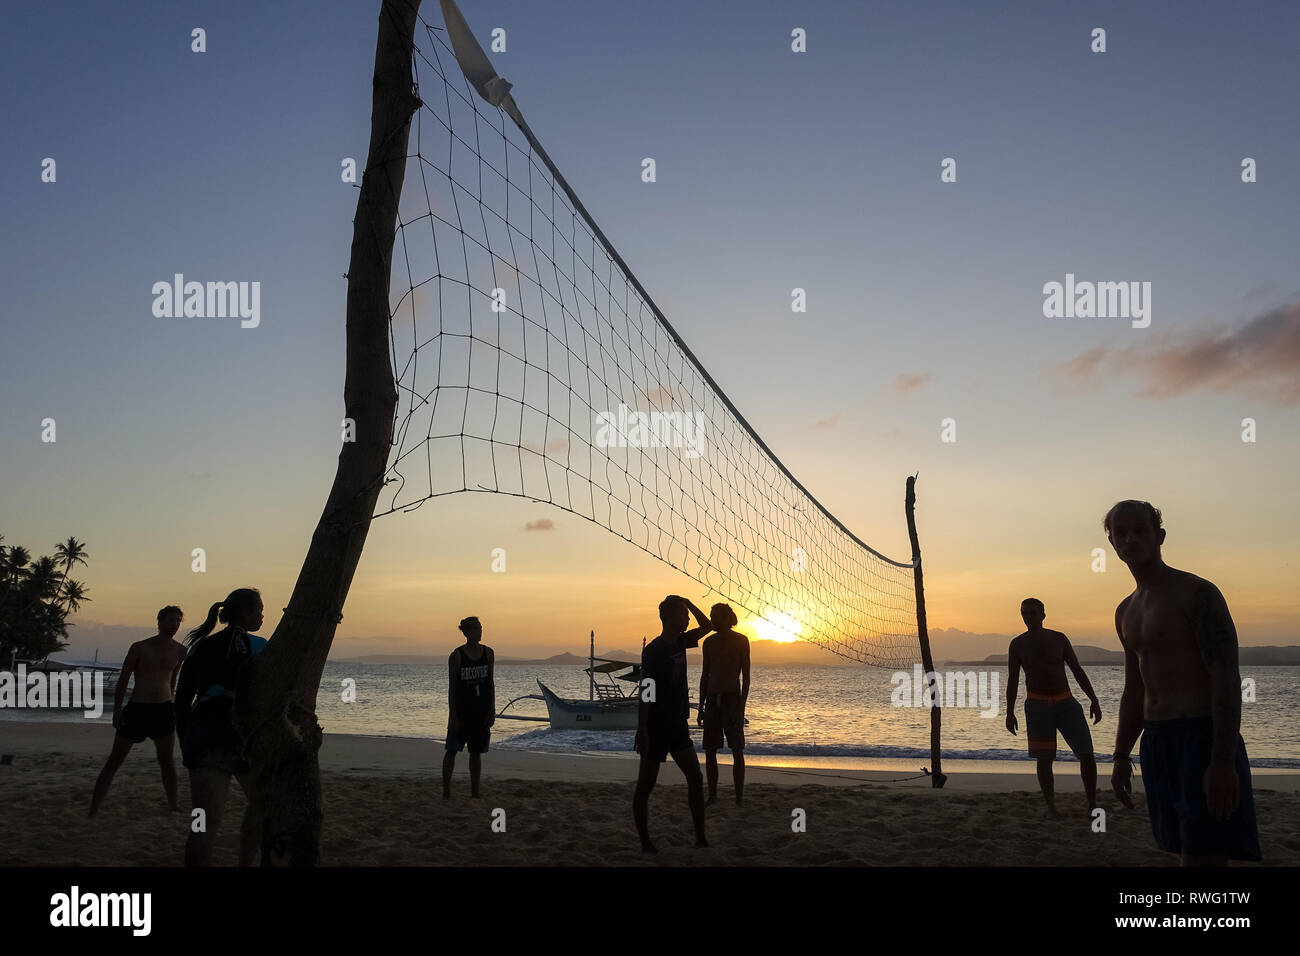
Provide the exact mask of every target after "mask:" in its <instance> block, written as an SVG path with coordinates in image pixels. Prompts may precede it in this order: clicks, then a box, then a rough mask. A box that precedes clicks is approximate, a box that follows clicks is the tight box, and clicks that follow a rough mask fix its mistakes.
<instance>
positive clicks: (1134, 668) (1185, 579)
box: [1102, 500, 1260, 866]
mask: <svg viewBox="0 0 1300 956" xmlns="http://www.w3.org/2000/svg"><path fill="white" fill-rule="evenodd" d="M1102 527H1103V528H1105V530H1106V537H1107V538H1108V539H1109V541H1110V543H1111V546H1112V547H1113V548H1114V549H1115V553H1116V554H1117V555H1119V558H1120V560H1121V561H1123V562H1124V563H1125V564H1127V565H1128V569H1129V571H1130V572H1131V573H1132V575H1133V580H1134V582H1135V583H1136V584H1137V587H1136V588H1135V589H1134V591H1133V593H1132V594H1130V595H1129V596H1128V597H1126V598H1125V599H1124V600H1123V601H1121V602H1120V604H1119V607H1117V608H1116V609H1115V632H1116V633H1117V634H1118V635H1119V640H1120V643H1121V644H1123V645H1124V693H1123V696H1122V697H1121V698H1120V705H1119V726H1118V728H1117V729H1116V731H1115V769H1114V772H1113V773H1112V774H1111V786H1112V787H1113V788H1114V790H1115V793H1116V795H1117V796H1118V797H1119V798H1120V800H1121V801H1123V803H1124V805H1125V806H1127V807H1130V808H1131V807H1132V806H1133V800H1132V796H1131V790H1132V778H1133V764H1132V761H1131V760H1130V756H1129V755H1130V753H1131V751H1132V749H1133V743H1134V742H1135V741H1136V740H1137V738H1138V735H1139V734H1141V735H1142V753H1141V758H1142V783H1143V786H1144V787H1145V788H1146V794H1147V811H1148V813H1149V814H1150V816H1151V830H1152V832H1153V833H1154V834H1155V839H1156V844H1157V845H1158V846H1159V847H1160V849H1162V850H1167V851H1169V852H1170V853H1177V854H1179V855H1180V857H1181V862H1182V865H1183V866H1226V865H1227V862H1228V860H1229V859H1233V860H1258V859H1260V849H1259V830H1258V828H1257V827H1256V824H1255V798H1254V792H1253V790H1252V789H1251V784H1250V761H1249V760H1248V758H1247V756H1246V744H1245V742H1244V741H1243V740H1242V739H1241V733H1240V731H1241V673H1240V671H1239V670H1238V669H1237V630H1236V628H1235V627H1234V625H1233V623H1232V616H1231V615H1230V614H1229V613H1228V603H1227V602H1226V601H1225V600H1224V599H1223V595H1222V594H1220V593H1219V589H1218V588H1216V587H1215V586H1214V585H1213V584H1211V583H1210V582H1209V581H1206V580H1204V579H1203V578H1198V577H1197V576H1196V575H1194V574H1189V573H1188V572H1186V571H1179V570H1177V569H1176V568H1171V567H1169V565H1167V564H1165V562H1164V560H1163V559H1162V558H1161V556H1160V547H1161V545H1163V544H1164V541H1165V529H1164V528H1162V527H1161V518H1160V511H1159V509H1157V508H1155V507H1154V506H1153V505H1151V504H1150V503H1149V502H1146V501H1132V500H1129V501H1121V502H1119V503H1118V504H1116V505H1115V506H1114V507H1113V508H1111V509H1110V511H1109V512H1107V514H1106V518H1105V520H1104V521H1103V522H1102Z"/></svg>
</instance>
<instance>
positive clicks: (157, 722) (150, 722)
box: [117, 701, 176, 744]
mask: <svg viewBox="0 0 1300 956" xmlns="http://www.w3.org/2000/svg"><path fill="white" fill-rule="evenodd" d="M174 733H176V706H175V705H174V704H173V703H172V702H171V701H163V702H162V703H159V704H137V703H136V702H135V701H131V702H130V703H128V704H127V705H126V706H125V707H123V708H122V719H121V720H120V721H119V722H118V728H117V735H118V736H119V737H125V738H126V739H127V740H129V741H131V743H133V744H140V743H144V739H145V738H146V737H149V738H151V739H153V740H157V739H158V738H160V737H166V736H167V735H168V734H174Z"/></svg>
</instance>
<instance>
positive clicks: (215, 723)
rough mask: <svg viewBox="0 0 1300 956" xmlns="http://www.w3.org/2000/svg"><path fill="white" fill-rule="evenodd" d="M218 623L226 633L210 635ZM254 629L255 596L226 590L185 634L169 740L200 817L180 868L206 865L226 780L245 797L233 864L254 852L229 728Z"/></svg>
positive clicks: (259, 641)
mask: <svg viewBox="0 0 1300 956" xmlns="http://www.w3.org/2000/svg"><path fill="white" fill-rule="evenodd" d="M218 622H220V623H222V624H225V625H226V626H225V627H224V628H222V629H221V630H219V631H216V632H215V633H214V632H213V629H214V628H215V627H216V626H217V623H218ZM261 626H262V596H261V595H260V594H259V593H258V592H257V590H256V589H254V588H239V589H238V590H235V591H231V592H230V595H229V596H228V597H227V598H226V599H225V600H224V601H218V602H217V603H216V604H214V605H212V607H211V608H210V609H209V610H208V616H207V618H206V620H204V622H203V623H202V624H200V625H199V626H198V627H196V628H195V629H194V630H192V631H190V633H189V637H188V643H189V646H190V650H189V654H188V655H187V656H186V658H185V663H184V664H182V665H181V673H180V678H179V679H178V680H177V682H176V736H177V737H178V738H180V742H181V757H182V759H183V762H184V764H185V769H187V770H188V771H189V772H190V800H191V805H192V806H193V807H194V809H196V810H197V809H202V810H203V812H204V814H205V819H204V826H203V828H202V831H203V832H199V833H196V832H194V827H193V826H191V827H190V835H189V838H188V839H187V840H186V842H185V865H186V866H211V865H212V846H213V843H214V842H215V840H216V836H217V831H218V830H219V829H220V827H221V816H222V813H223V812H224V811H225V808H226V797H227V795H229V793H230V778H231V777H232V776H233V777H235V778H236V779H237V780H238V781H239V785H240V786H241V787H242V788H243V790H244V793H245V795H246V796H248V798H249V808H248V811H247V812H246V813H245V814H244V820H243V824H242V826H241V827H240V832H239V865H240V866H249V865H251V864H252V862H253V857H254V855H255V853H256V852H257V845H258V826H257V820H256V819H255V818H254V816H253V812H252V807H253V803H252V792H251V788H252V777H251V775H250V774H249V766H248V761H247V760H245V759H244V745H243V741H242V740H240V737H239V733H238V731H236V730H235V724H234V703H235V684H236V676H237V675H238V673H239V671H240V669H241V668H243V667H244V666H245V665H246V664H247V663H248V662H249V661H250V660H252V658H253V656H254V655H255V654H258V653H260V652H261V650H262V648H264V647H265V646H266V639H265V638H261V637H258V636H256V635H255V634H251V633H249V632H250V631H255V630H257V629H258V628H259V627H261Z"/></svg>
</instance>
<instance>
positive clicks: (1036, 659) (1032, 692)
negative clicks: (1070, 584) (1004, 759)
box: [1007, 598, 1101, 819]
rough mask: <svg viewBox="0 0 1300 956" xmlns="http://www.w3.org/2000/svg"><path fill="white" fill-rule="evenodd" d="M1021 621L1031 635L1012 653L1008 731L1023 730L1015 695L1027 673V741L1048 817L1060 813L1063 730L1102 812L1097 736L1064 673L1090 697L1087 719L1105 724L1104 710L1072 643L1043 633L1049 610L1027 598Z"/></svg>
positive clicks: (1009, 652)
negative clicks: (1055, 772)
mask: <svg viewBox="0 0 1300 956" xmlns="http://www.w3.org/2000/svg"><path fill="white" fill-rule="evenodd" d="M1020 617H1021V618H1022V619H1023V620H1024V622H1025V626H1026V627H1027V628H1029V630H1027V631H1025V633H1023V634H1021V635H1020V636H1019V637H1017V638H1014V639H1013V640H1012V641H1011V646H1010V647H1009V648H1007V667H1008V668H1009V669H1010V671H1011V674H1010V676H1009V677H1008V679H1007V730H1009V731H1011V732H1012V733H1013V734H1014V733H1015V732H1016V728H1017V727H1018V726H1019V724H1018V722H1017V721H1016V692H1017V690H1019V688H1020V669H1021V668H1022V667H1023V668H1024V669H1025V738H1026V739H1027V740H1028V741H1029V754H1030V756H1032V757H1035V758H1037V760H1038V786H1039V787H1040V788H1042V791H1043V799H1044V800H1046V801H1047V812H1048V813H1049V814H1051V815H1052V816H1053V817H1059V816H1060V814H1059V813H1058V812H1057V811H1056V795H1055V792H1054V790H1055V781H1054V780H1053V779H1052V760H1053V759H1054V758H1055V757H1056V732H1057V731H1058V730H1059V731H1060V732H1061V736H1062V737H1064V738H1065V742H1066V743H1067V744H1069V745H1070V749H1071V750H1073V751H1074V755H1075V756H1076V757H1077V758H1079V776H1080V777H1082V778H1083V790H1084V793H1085V794H1086V795H1087V798H1088V813H1089V818H1090V819H1091V814H1092V811H1093V810H1094V809H1095V808H1096V806H1097V758H1096V756H1095V755H1094V754H1093V751H1092V733H1091V732H1090V731H1089V730H1088V721H1087V719H1086V718H1085V717H1084V716H1083V707H1081V706H1080V705H1079V702H1078V701H1077V700H1075V699H1074V695H1073V694H1071V693H1070V684H1069V681H1068V680H1066V677H1065V668H1066V667H1067V666H1068V667H1069V668H1070V673H1071V674H1073V675H1074V679H1075V680H1076V681H1078V683H1079V687H1080V689H1081V690H1082V691H1083V692H1084V693H1085V694H1087V695H1088V700H1089V701H1090V703H1091V706H1090V707H1089V708H1088V713H1089V715H1090V716H1091V717H1092V722H1093V723H1094V724H1095V723H1098V722H1099V721H1100V720H1101V704H1100V702H1098V700H1097V694H1096V692H1095V691H1093V689H1092V684H1091V682H1089V680H1088V675H1087V674H1085V673H1084V672H1083V667H1082V666H1080V664H1079V658H1078V657H1076V656H1075V653H1074V648H1073V647H1071V646H1070V639H1069V638H1067V637H1066V636H1065V635H1064V634H1062V633H1061V632H1060V631H1053V630H1051V629H1049V628H1045V627H1043V619H1044V618H1045V617H1047V609H1046V608H1045V607H1043V602H1042V601H1040V600H1038V598H1025V599H1024V600H1023V601H1021V602H1020Z"/></svg>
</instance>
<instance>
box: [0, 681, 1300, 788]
mask: <svg viewBox="0 0 1300 956" xmlns="http://www.w3.org/2000/svg"><path fill="white" fill-rule="evenodd" d="M1087 671H1088V676H1089V678H1090V679H1091V681H1092V683H1093V686H1094V687H1095V688H1096V691H1097V694H1098V696H1099V698H1100V699H1101V705H1102V721H1101V723H1100V724H1099V725H1096V726H1093V727H1092V735H1093V741H1094V746H1095V747H1096V751H1097V753H1098V754H1099V755H1106V754H1109V753H1110V752H1111V751H1112V749H1113V747H1114V741H1115V720H1116V713H1117V710H1118V706H1119V694H1120V689H1121V687H1122V685H1123V678H1124V671H1123V668H1122V667H1099V666H1094V667H1089V668H1087ZM989 673H990V674H994V673H995V674H997V680H998V684H997V691H998V695H997V704H996V710H995V713H994V716H989V717H984V716H981V711H980V710H979V709H977V708H975V707H945V708H944V711H943V737H942V740H943V758H944V760H945V761H946V762H947V761H958V762H960V763H959V764H954V769H956V768H957V767H958V766H960V764H964V763H965V762H967V761H977V762H979V763H980V764H982V765H984V767H983V768H984V769H989V768H990V767H993V768H996V767H997V766H1002V767H1004V768H1005V769H1012V768H1013V767H1014V766H1016V765H1015V764H1012V763H1010V762H1014V761H1027V760H1028V759H1029V758H1028V754H1027V753H1026V750H1025V736H1024V726H1025V720H1024V712H1023V709H1022V706H1021V704H1022V703H1023V699H1024V684H1023V681H1022V684H1021V691H1020V701H1019V702H1018V703H1017V706H1016V711H1017V717H1018V718H1019V721H1020V733H1019V734H1018V735H1017V736H1015V737H1013V736H1012V735H1011V734H1009V733H1008V732H1007V730H1006V727H1005V719H1006V708H1005V701H1006V672H1005V670H1002V671H992V672H989ZM1242 676H1243V677H1245V678H1251V679H1253V680H1254V681H1255V693H1256V698H1257V699H1256V701H1255V702H1254V703H1246V704H1243V705H1242V728H1241V729H1242V737H1243V738H1244V739H1245V741H1246V748H1247V752H1248V753H1249V754H1250V762H1251V765H1252V766H1254V767H1260V768H1266V767H1267V768H1300V668H1296V667H1257V668H1247V669H1245V670H1243V671H1242ZM496 678H497V707H498V709H500V708H502V707H504V706H505V704H506V702H507V701H509V700H510V699H511V698H513V697H517V696H520V695H524V694H536V693H538V689H537V680H538V679H540V680H542V681H544V682H545V683H546V685H547V686H548V687H550V688H551V689H552V690H554V691H555V692H556V693H558V694H560V695H561V696H564V697H577V698H582V699H586V697H587V676H586V674H584V673H583V670H582V668H581V667H571V666H535V665H524V664H501V665H498V667H497V673H496ZM349 679H350V680H352V681H355V684H356V700H355V702H352V703H345V702H344V701H343V688H344V681H345V680H349ZM690 680H691V688H692V697H694V695H695V692H696V690H697V689H698V687H699V670H698V668H696V667H692V668H691V670H690ZM988 687H989V690H990V691H991V690H992V685H991V683H990V684H989V685H988ZM893 690H894V686H893V684H892V683H891V674H890V673H889V672H886V671H881V670H877V669H874V668H857V667H796V668H755V669H754V671H753V675H752V687H751V690H750V698H749V708H748V712H747V716H748V718H749V726H748V727H747V728H746V752H747V753H748V754H750V755H752V756H754V757H755V758H760V759H759V761H758V762H762V763H769V764H775V765H787V766H813V767H817V766H820V767H846V768H847V767H851V768H865V767H893V768H903V767H907V768H912V769H913V770H915V769H916V768H917V767H919V766H920V765H922V764H928V763H929V727H930V720H929V712H928V710H927V709H926V708H925V707H895V706H893V705H892V704H891V694H892V692H893ZM109 696H111V691H110V695H109ZM1076 696H1077V697H1079V699H1080V701H1081V703H1083V704H1084V707H1085V710H1086V707H1087V702H1086V701H1085V700H1084V699H1083V696H1082V694H1079V693H1078V691H1077V689H1076ZM508 712H509V713H520V714H528V715H533V716H545V714H546V708H545V705H544V704H543V703H542V702H541V701H527V700H526V701H520V702H519V703H517V704H515V705H514V706H513V707H512V708H510V710H509V711H508ZM317 714H318V717H319V719H320V722H321V725H322V726H323V727H324V729H325V731H326V732H327V733H346V734H366V735H376V736H397V737H422V738H435V739H442V738H443V736H444V735H445V731H446V726H447V671H446V666H445V665H444V664H441V663H439V664H437V665H425V664H418V665H417V664H358V663H349V662H330V663H329V664H327V665H326V668H325V674H324V677H323V679H322V681H321V691H320V696H319V698H318V701H317ZM6 718H8V720H84V719H85V718H83V717H81V716H80V715H79V714H78V713H76V712H51V711H12V710H0V736H7V735H8V734H9V733H20V732H21V730H20V728H19V727H17V726H15V725H14V724H12V723H8V722H7V721H6V720H5V719H6ZM99 719H100V720H101V721H104V722H105V723H107V722H108V721H109V720H110V717H109V716H108V715H107V714H106V715H104V716H103V717H101V718H99ZM692 732H693V734H694V735H695V740H696V745H697V747H698V745H699V729H698V728H697V727H695V726H694V723H692ZM492 747H493V748H494V749H509V750H529V751H542V752H552V753H573V752H606V753H611V754H613V753H630V752H631V750H632V732H631V731H587V730H565V731H552V730H551V729H550V727H549V725H548V724H544V723H541V724H538V723H529V722H523V721H510V720H498V721H497V722H496V726H495V727H494V728H493V731H492ZM724 753H725V751H724ZM1057 756H1058V759H1059V760H1062V761H1069V760H1072V759H1073V758H1072V756H1071V755H1070V753H1069V749H1068V747H1067V746H1066V745H1065V742H1064V741H1063V740H1062V741H1060V742H1059V743H1058V754H1057ZM1020 766H1023V764H1020Z"/></svg>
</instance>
